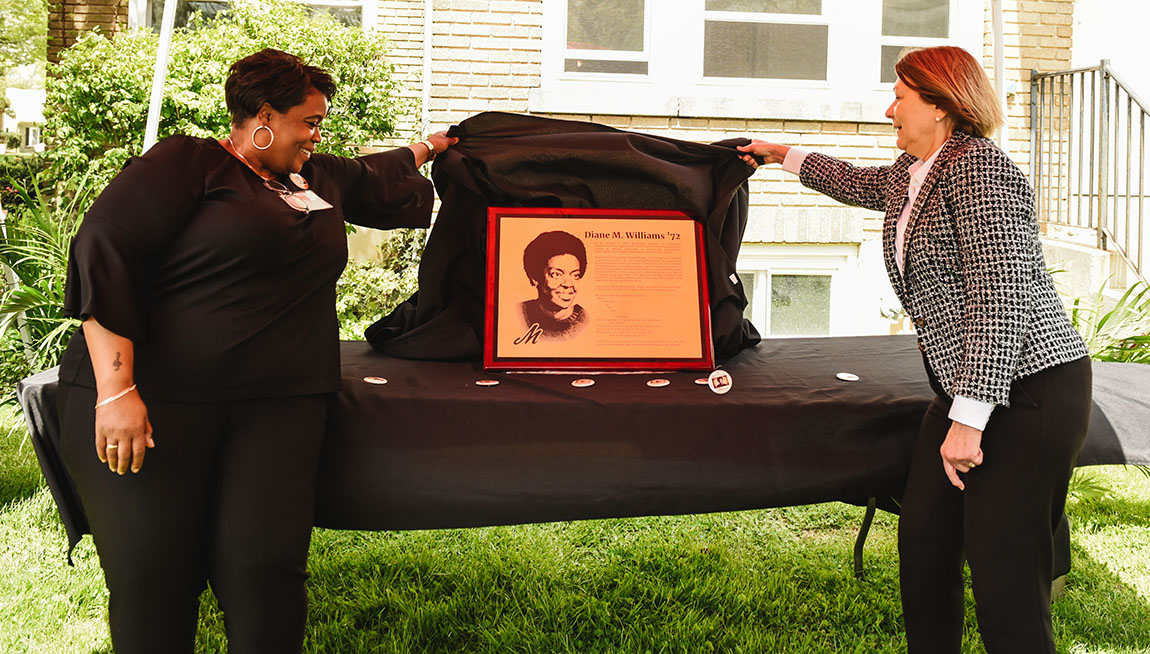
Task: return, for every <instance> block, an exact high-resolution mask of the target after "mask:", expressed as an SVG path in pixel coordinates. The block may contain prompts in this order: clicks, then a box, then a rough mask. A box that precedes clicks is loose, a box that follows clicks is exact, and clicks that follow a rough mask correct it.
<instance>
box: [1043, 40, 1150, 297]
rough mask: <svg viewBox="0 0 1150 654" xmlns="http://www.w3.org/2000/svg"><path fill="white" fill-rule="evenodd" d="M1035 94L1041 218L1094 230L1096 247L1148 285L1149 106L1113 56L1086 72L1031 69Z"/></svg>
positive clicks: (1078, 69)
mask: <svg viewBox="0 0 1150 654" xmlns="http://www.w3.org/2000/svg"><path fill="white" fill-rule="evenodd" d="M1030 97H1031V103H1030V125H1031V131H1030V133H1031V137H1030V138H1031V141H1030V146H1031V152H1032V153H1033V154H1032V156H1033V160H1032V161H1031V167H1030V178H1031V182H1032V184H1033V186H1034V191H1035V201H1036V202H1037V208H1038V216H1039V221H1040V222H1041V223H1045V224H1046V225H1057V226H1062V227H1068V228H1073V229H1079V230H1082V231H1086V230H1089V231H1092V232H1093V233H1094V234H1095V237H1094V244H1095V245H1096V246H1097V247H1098V248H1100V249H1103V250H1110V251H1112V252H1114V253H1115V254H1116V255H1118V257H1119V258H1121V259H1122V260H1123V261H1124V262H1125V264H1126V268H1127V272H1128V273H1130V274H1133V275H1134V276H1135V277H1136V278H1137V279H1139V280H1141V281H1143V282H1145V281H1146V265H1147V263H1150V262H1148V261H1147V254H1146V249H1147V245H1150V244H1148V243H1147V238H1146V237H1147V234H1146V233H1145V229H1144V223H1145V208H1146V188H1145V186H1146V138H1147V134H1146V117H1147V114H1150V110H1148V109H1147V106H1148V105H1147V104H1146V103H1144V102H1142V100H1141V99H1140V98H1139V97H1138V96H1137V95H1135V94H1134V93H1133V92H1132V91H1130V89H1129V86H1128V85H1127V84H1126V83H1125V82H1123V81H1122V78H1121V77H1119V76H1118V75H1117V74H1116V73H1115V72H1114V69H1113V68H1112V67H1111V66H1110V61H1109V60H1108V59H1103V60H1102V61H1101V62H1100V63H1099V65H1097V66H1091V67H1087V68H1075V69H1072V70H1064V71H1059V72H1054V73H1039V72H1038V71H1031V77H1030ZM1118 281H1119V282H1120V281H1121V279H1119V280H1118Z"/></svg>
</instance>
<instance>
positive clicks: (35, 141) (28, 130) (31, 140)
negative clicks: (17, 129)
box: [20, 125, 40, 148]
mask: <svg viewBox="0 0 1150 654" xmlns="http://www.w3.org/2000/svg"><path fill="white" fill-rule="evenodd" d="M21 131H23V134H21V135H20V136H21V138H20V140H21V142H22V143H23V147H25V148H37V147H39V146H40V126H39V125H25V126H24V128H23V130H21Z"/></svg>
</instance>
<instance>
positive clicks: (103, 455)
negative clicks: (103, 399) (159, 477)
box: [96, 391, 156, 475]
mask: <svg viewBox="0 0 1150 654" xmlns="http://www.w3.org/2000/svg"><path fill="white" fill-rule="evenodd" d="M155 446H156V442H155V441H154V440H152V423H151V422H149V421H148V408H147V407H145V406H144V401H143V400H142V399H140V395H139V393H136V392H135V391H133V392H131V393H129V394H127V395H125V396H124V397H122V398H120V399H118V400H115V401H114V402H111V403H109V404H107V405H104V406H102V407H99V408H98V409H96V456H98V457H100V461H102V462H104V463H107V464H108V469H109V470H111V471H112V472H114V473H116V474H120V475H122V474H124V473H126V472H128V470H131V471H132V472H139V471H140V468H142V467H143V466H144V452H145V451H147V449H148V448H152V447H155Z"/></svg>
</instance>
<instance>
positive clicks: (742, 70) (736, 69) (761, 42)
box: [703, 20, 827, 80]
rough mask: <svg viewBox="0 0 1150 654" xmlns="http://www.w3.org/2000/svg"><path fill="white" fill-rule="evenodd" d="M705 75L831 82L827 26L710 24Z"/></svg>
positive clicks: (708, 22)
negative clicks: (828, 65)
mask: <svg viewBox="0 0 1150 654" xmlns="http://www.w3.org/2000/svg"><path fill="white" fill-rule="evenodd" d="M703 38H704V41H703V75H704V76H706V77H752V78H757V79H815V80H825V79H826V78H827V26H826V25H794V24H785V23H735V22H728V21H715V20H709V21H707V25H706V29H705V30H704V36H703Z"/></svg>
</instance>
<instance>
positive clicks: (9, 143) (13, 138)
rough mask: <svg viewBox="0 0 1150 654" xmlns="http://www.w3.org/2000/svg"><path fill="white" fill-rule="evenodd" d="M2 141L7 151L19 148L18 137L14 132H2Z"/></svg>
mask: <svg viewBox="0 0 1150 654" xmlns="http://www.w3.org/2000/svg"><path fill="white" fill-rule="evenodd" d="M0 136H2V137H3V139H4V145H5V146H6V147H7V148H8V149H9V150H15V149H16V148H19V147H20V135H19V134H17V133H16V132H4V133H3V134H2V135H0Z"/></svg>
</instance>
